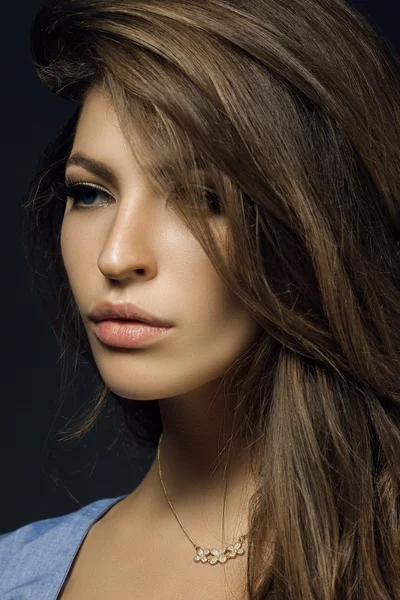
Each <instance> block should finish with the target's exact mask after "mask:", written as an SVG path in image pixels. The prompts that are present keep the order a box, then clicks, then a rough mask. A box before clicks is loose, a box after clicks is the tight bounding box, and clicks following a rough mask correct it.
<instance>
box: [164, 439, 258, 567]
mask: <svg viewBox="0 0 400 600" xmlns="http://www.w3.org/2000/svg"><path fill="white" fill-rule="evenodd" d="M161 439H162V433H161V436H160V440H159V443H158V448H157V464H158V473H159V476H160V481H161V485H162V488H163V490H164V494H165V497H166V499H167V501H168V504H169V505H170V507H171V510H172V512H173V513H174V515H175V517H176V519H177V521H178V523H179V525H180V526H181V528H182V529H183V531H184V533H185V535H186V536H187V537H188V538H189V540H190V541H191V542H192V544H193V546H194V548H195V550H196V552H197V554H196V556H195V557H194V558H193V560H194V562H202V563H206V562H207V563H209V564H211V565H215V564H216V563H218V562H219V563H222V564H224V563H226V562H227V560H228V559H230V558H236V556H238V555H239V556H241V555H243V554H244V548H242V544H243V541H244V540H245V538H246V537H247V534H245V535H241V536H240V538H239V540H238V541H237V542H235V543H234V544H231V545H229V546H223V547H222V548H219V549H218V548H213V549H212V550H209V549H208V548H205V549H203V548H201V547H200V546H198V545H197V544H196V542H194V541H193V540H192V538H191V537H190V535H189V534H188V532H187V531H186V529H185V528H184V526H183V525H182V523H181V521H180V519H179V517H178V515H177V514H176V512H175V510H174V507H173V506H172V504H171V502H170V499H169V498H168V494H167V490H166V489H165V485H164V482H163V480H162V476H161V465H160V446H161Z"/></svg>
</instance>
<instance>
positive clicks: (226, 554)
mask: <svg viewBox="0 0 400 600" xmlns="http://www.w3.org/2000/svg"><path fill="white" fill-rule="evenodd" d="M245 537H246V536H243V535H242V536H241V537H240V538H239V541H238V542H236V544H232V545H231V546H224V547H223V548H220V549H219V550H218V549H217V548H213V549H212V550H209V549H208V548H205V549H204V550H203V548H200V546H196V551H197V554H196V556H195V557H194V558H193V560H194V562H197V563H198V562H202V563H206V562H208V563H210V565H215V564H216V563H217V562H220V563H226V561H227V560H229V559H230V558H236V556H237V555H238V554H239V555H242V554H244V548H242V543H243V540H244V538H245Z"/></svg>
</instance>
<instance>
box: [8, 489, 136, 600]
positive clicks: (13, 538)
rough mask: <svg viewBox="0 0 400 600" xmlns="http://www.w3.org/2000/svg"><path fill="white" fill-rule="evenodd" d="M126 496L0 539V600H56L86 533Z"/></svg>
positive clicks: (33, 525) (52, 518) (26, 526)
mask: <svg viewBox="0 0 400 600" xmlns="http://www.w3.org/2000/svg"><path fill="white" fill-rule="evenodd" d="M126 496H128V494H125V495H123V496H118V497H117V498H102V499H101V500H96V501H95V502H92V503H91V504H88V505H87V506H83V507H82V508H79V509H78V510H75V511H74V512H71V513H69V514H67V515H62V516H60V517H51V518H49V519H42V520H41V521H34V522H33V523H29V524H28V525H23V526H22V527H20V528H19V529H15V530H14V531H10V532H9V533H3V534H2V535H0V598H1V600H39V599H40V600H57V598H58V595H59V593H60V591H61V588H62V586H63V584H64V581H65V580H66V578H67V575H68V573H69V571H70V568H71V566H72V562H73V560H74V558H75V556H76V555H77V554H78V550H79V548H80V546H81V544H82V542H83V540H84V539H85V537H86V535H87V533H88V532H89V529H90V528H91V527H92V525H94V523H95V522H96V521H98V519H100V517H101V516H102V515H103V514H104V513H105V512H106V511H107V510H108V509H109V508H111V507H112V506H113V505H114V504H116V503H117V502H119V501H120V500H122V499H123V498H126Z"/></svg>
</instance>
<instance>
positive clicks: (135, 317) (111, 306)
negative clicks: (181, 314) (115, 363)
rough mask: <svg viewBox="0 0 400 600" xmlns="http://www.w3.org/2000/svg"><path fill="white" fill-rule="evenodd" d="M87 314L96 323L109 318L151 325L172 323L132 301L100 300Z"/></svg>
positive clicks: (164, 325)
mask: <svg viewBox="0 0 400 600" xmlns="http://www.w3.org/2000/svg"><path fill="white" fill-rule="evenodd" d="M88 316H89V318H90V319H91V320H92V321H94V322H96V323H97V322H98V321H104V320H110V319H127V320H128V321H142V323H147V324H148V325H152V326H153V327H173V325H172V323H170V322H169V321H167V320H166V319H162V318H159V317H156V316H154V315H151V314H150V313H148V312H147V311H145V310H143V309H142V308H139V306H136V304H133V302H123V303H122V302H121V303H113V302H108V301H107V302H102V303H101V304H98V305H97V306H96V307H95V308H94V310H93V311H91V312H90V313H89V315H88Z"/></svg>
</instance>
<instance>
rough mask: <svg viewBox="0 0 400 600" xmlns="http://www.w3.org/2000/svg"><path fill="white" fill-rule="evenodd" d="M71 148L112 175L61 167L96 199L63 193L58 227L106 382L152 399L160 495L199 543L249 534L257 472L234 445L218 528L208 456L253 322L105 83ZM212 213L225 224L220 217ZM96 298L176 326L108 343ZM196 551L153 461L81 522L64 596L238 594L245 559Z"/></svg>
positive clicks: (130, 395) (217, 443)
mask: <svg viewBox="0 0 400 600" xmlns="http://www.w3.org/2000/svg"><path fill="white" fill-rule="evenodd" d="M77 152H79V153H82V154H85V155H87V156H89V157H90V158H92V159H95V160H97V161H101V162H103V163H105V164H106V165H107V166H108V167H109V168H110V169H112V170H113V171H114V173H115V180H116V181H115V184H111V182H110V181H107V180H104V179H101V178H100V177H98V176H97V175H94V174H93V173H91V172H90V171H88V170H86V169H84V168H83V167H81V166H76V165H73V166H72V165H71V166H67V169H66V175H67V177H68V178H69V179H71V180H73V181H76V182H78V181H79V182H84V183H94V184H97V185H99V186H101V187H102V188H104V191H105V193H104V194H103V193H102V192H101V191H99V194H98V195H97V197H95V200H94V201H92V202H91V203H92V204H95V205H96V208H90V209H88V208H87V207H85V206H83V207H82V208H81V209H79V208H78V209H77V208H76V207H73V203H72V199H71V198H69V199H68V200H67V204H66V208H65V214H64V218H63V222H62V230H61V250H62V256H63V260H64V264H65V268H66V271H67V274H68V278H69V282H70V285H71V289H72V292H73V295H74V298H75V301H76V303H77V306H78V309H79V312H80V314H81V317H82V319H83V323H84V326H85V328H86V331H87V333H88V336H89V341H90V344H91V347H92V351H93V354H94V358H95V360H96V364H97V367H98V369H99V371H100V374H101V376H102V378H103V380H104V382H105V383H106V384H107V386H108V387H109V388H110V389H111V390H112V391H113V392H114V393H116V394H118V395H120V396H122V397H124V398H127V399H135V400H142V401H143V402H146V400H153V399H160V400H159V405H160V411H161V416H162V421H163V432H164V433H163V438H162V444H161V469H162V476H163V480H164V484H165V486H166V489H167V492H168V496H169V498H170V500H171V502H172V505H173V507H174V509H175V511H176V513H177V515H178V516H179V518H180V520H181V521H182V523H183V525H184V527H185V528H186V529H187V531H188V532H189V534H190V536H191V537H192V538H193V539H194V540H195V542H196V543H198V544H199V545H200V546H203V547H207V546H208V547H211V548H212V547H216V548H219V547H220V546H221V545H223V543H225V544H226V543H232V542H234V541H236V540H237V539H238V537H239V536H240V535H241V534H243V533H246V532H247V527H248V521H247V511H248V499H249V494H250V493H251V492H252V491H253V490H254V482H251V481H250V479H249V470H248V455H247V452H246V449H245V447H238V448H237V457H236V459H235V460H234V461H233V463H232V465H231V467H230V470H229V478H228V482H229V487H228V494H227V500H226V503H227V504H226V506H227V512H226V515H225V523H226V526H225V527H226V529H225V531H226V536H225V538H224V539H222V502H223V484H222V467H221V466H218V463H217V461H218V457H219V452H220V451H221V448H222V445H223V441H224V439H226V436H227V435H229V434H230V431H229V414H232V408H231V404H230V402H231V403H233V402H234V398H232V399H231V400H229V401H224V399H223V398H222V397H219V396H216V398H215V399H214V400H213V395H214V393H215V390H216V389H217V386H218V383H219V382H220V380H221V378H222V376H223V374H224V373H225V372H226V371H227V369H228V368H229V367H230V366H231V365H232V364H233V363H234V362H235V360H236V359H237V358H238V357H239V356H240V355H241V354H242V353H243V352H244V351H245V350H246V349H247V348H248V347H249V346H250V345H251V344H252V343H253V341H254V340H255V339H256V338H257V337H258V335H259V333H260V327H259V325H258V324H257V323H256V322H255V321H254V320H253V319H252V318H251V317H250V316H249V315H248V313H247V312H246V311H245V310H244V309H243V307H241V306H240V305H239V304H238V302H237V301H236V299H235V298H233V297H232V295H231V294H230V292H229V290H228V289H227V287H226V286H225V284H224V282H222V281H221V279H220V277H219V276H218V274H217V272H216V271H215V269H214V267H213V265H212V264H211V262H210V260H209V259H208V257H207V255H206V254H205V252H204V250H203V249H202V247H201V245H200V244H199V242H198V241H197V240H196V239H195V238H194V236H193V235H192V234H191V232H189V231H188V229H187V227H186V226H185V225H184V223H183V222H182V220H181V219H179V217H178V216H177V214H176V213H175V212H174V211H173V210H172V208H170V207H167V208H166V207H165V203H164V201H165V199H164V198H162V197H160V196H159V195H157V194H156V193H155V192H154V188H152V186H151V185H150V184H149V182H146V181H145V180H144V179H143V177H142V175H141V173H140V172H139V169H138V167H137V165H135V161H134V158H133V155H132V153H131V151H130V148H129V146H128V144H127V142H126V139H125V138H124V135H123V132H122V130H121V128H120V126H119V122H118V116H117V114H116V112H115V111H114V109H113V106H112V104H111V102H110V100H109V99H108V98H107V97H106V96H105V95H104V92H103V90H102V89H100V88H96V87H94V88H92V89H91V90H90V91H89V93H88V94H87V96H86V98H85V102H84V105H83V109H82V113H81V116H80V120H79V124H78V128H77V131H76V136H75V139H74V144H73V148H72V151H71V156H72V155H73V154H75V153H77ZM107 194H108V195H109V196H108V195H107ZM210 218H213V219H216V217H215V216H211V215H210ZM217 219H218V223H216V226H217V227H219V228H221V232H222V234H224V232H225V230H226V223H225V221H224V217H223V216H222V217H221V216H218V217H217ZM104 300H110V301H112V302H125V301H132V302H134V303H135V304H137V305H138V306H140V307H142V308H144V309H145V310H147V311H148V312H150V313H153V314H156V315H158V316H159V317H162V318H165V319H168V320H169V321H171V322H172V323H173V325H174V327H173V329H172V330H170V331H169V332H168V334H167V336H166V337H165V339H161V338H159V339H158V340H157V341H155V342H153V343H152V344H151V345H148V346H147V347H142V348H136V349H120V348H114V347H111V346H107V345H105V344H104V343H102V342H101V341H100V340H99V339H98V338H97V336H96V334H95V329H94V324H93V323H92V322H91V321H90V320H89V318H88V314H89V313H90V311H91V310H92V309H93V308H94V306H95V305H96V304H98V303H99V302H101V301H104ZM232 405H233V404H232ZM224 415H225V416H227V415H228V418H227V419H226V424H225V427H223V416H224ZM194 554H195V550H194V548H193V546H192V544H191V542H190V541H189V540H188V538H187V537H186V535H185V534H184V532H183V531H182V529H181V527H180V525H179V523H178V521H177V520H176V518H175V516H174V514H173V513H172V511H171V509H170V507H169V505H168V502H167V500H166V498H165V495H164V492H163V490H162V487H161V484H160V480H159V475H158V470H157V460H156V459H155V460H154V462H153V464H152V466H151V468H150V470H149V472H148V473H147V475H146V476H145V477H144V479H143V481H142V482H141V484H140V485H139V487H137V488H136V489H135V490H134V491H133V492H132V494H130V495H129V496H128V497H127V498H126V499H124V500H123V501H122V502H120V503H118V504H117V505H115V506H114V507H113V508H111V509H110V510H109V511H108V512H107V513H106V514H105V515H104V516H103V517H102V518H101V519H100V520H99V521H97V523H95V525H94V526H93V527H92V528H91V530H90V531H89V534H88V536H87V537H86V539H85V541H84V543H83V545H82V547H81V550H80V552H79V554H78V556H77V560H76V561H75V564H74V566H73V569H72V572H71V573H70V577H69V581H68V582H67V584H68V585H67V586H66V589H64V591H63V594H62V599H63V600H71V599H73V598H79V599H80V600H88V599H89V598H91V599H92V598H93V599H94V598H96V599H97V600H102V598H103V597H104V598H107V599H109V598H110V597H113V598H118V600H123V599H125V598H130V599H132V598H133V597H138V598H139V597H141V598H146V600H152V599H156V598H163V600H168V599H169V598H174V599H175V600H179V598H185V600H186V599H187V598H188V597H192V598H203V597H204V598H205V597H210V594H214V596H215V597H216V598H231V597H234V596H233V595H231V593H232V590H233V587H232V585H233V579H232V581H231V583H230V584H227V583H226V582H225V575H226V574H229V573H230V574H231V576H232V577H233V578H235V581H236V582H239V581H240V585H243V577H244V571H243V565H242V567H240V565H239V563H243V564H244V563H245V561H246V558H245V556H243V557H237V558H236V559H234V560H230V561H228V563H227V564H225V565H215V566H211V565H208V564H202V563H200V564H196V563H194V562H193V556H194ZM224 573H225V575H224ZM197 584H198V585H199V586H200V587H199V588H197V591H196V592H194V588H193V586H194V585H197ZM226 586H228V587H226ZM133 592H134V593H133ZM236 597H238V598H239V597H240V596H236ZM59 598H61V596H59Z"/></svg>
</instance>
